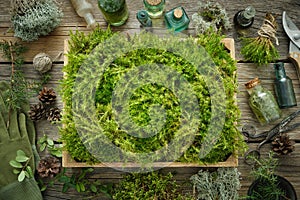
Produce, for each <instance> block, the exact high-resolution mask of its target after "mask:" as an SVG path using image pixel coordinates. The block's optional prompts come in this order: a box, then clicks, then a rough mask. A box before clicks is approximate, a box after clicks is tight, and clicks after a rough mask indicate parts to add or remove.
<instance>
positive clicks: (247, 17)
mask: <svg viewBox="0 0 300 200" xmlns="http://www.w3.org/2000/svg"><path fill="white" fill-rule="evenodd" d="M255 14H256V11H255V8H254V7H253V6H248V7H247V8H246V9H245V10H240V11H238V12H237V13H236V14H235V16H234V18H233V19H234V24H235V25H236V26H237V27H238V28H241V29H244V28H249V27H250V26H251V25H252V24H253V21H254V16H255Z"/></svg>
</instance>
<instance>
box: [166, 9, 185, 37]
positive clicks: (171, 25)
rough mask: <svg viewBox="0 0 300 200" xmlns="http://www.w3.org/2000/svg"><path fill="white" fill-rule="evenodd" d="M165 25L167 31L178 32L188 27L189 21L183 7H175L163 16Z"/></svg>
mask: <svg viewBox="0 0 300 200" xmlns="http://www.w3.org/2000/svg"><path fill="white" fill-rule="evenodd" d="M165 23H166V26H167V28H168V29H173V30H174V32H180V31H183V30H185V29H187V28H188V27H189V23H190V19H189V17H188V16H187V14H186V12H185V10H184V8H183V7H177V8H173V9H172V10H170V11H168V12H167V13H166V14H165Z"/></svg>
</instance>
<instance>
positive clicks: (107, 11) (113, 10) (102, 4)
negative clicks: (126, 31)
mask: <svg viewBox="0 0 300 200" xmlns="http://www.w3.org/2000/svg"><path fill="white" fill-rule="evenodd" d="M98 6H99V8H100V10H101V12H102V14H103V16H104V18H105V20H106V21H107V22H108V23H109V24H111V25H112V26H121V25H123V24H124V23H125V22H126V21H127V19H128V16H129V12H128V8H127V5H126V1H125V0H98Z"/></svg>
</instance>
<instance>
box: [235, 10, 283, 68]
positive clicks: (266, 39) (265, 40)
mask: <svg viewBox="0 0 300 200" xmlns="http://www.w3.org/2000/svg"><path fill="white" fill-rule="evenodd" d="M276 30H277V22H276V19H275V17H274V16H273V15H272V14H270V13H267V14H266V17H265V20H264V23H263V25H262V26H261V28H260V30H259V31H258V36H257V37H256V38H244V39H243V42H242V44H243V46H242V49H241V54H242V55H243V56H244V58H245V59H246V60H247V61H251V62H254V63H256V64H258V65H259V66H261V65H264V64H268V63H270V62H274V61H275V60H276V59H277V58H278V57H279V54H278V50H277V49H276V47H275V46H274V45H273V40H275V43H276V45H279V43H278V39H277V38H276V36H275V33H276Z"/></svg>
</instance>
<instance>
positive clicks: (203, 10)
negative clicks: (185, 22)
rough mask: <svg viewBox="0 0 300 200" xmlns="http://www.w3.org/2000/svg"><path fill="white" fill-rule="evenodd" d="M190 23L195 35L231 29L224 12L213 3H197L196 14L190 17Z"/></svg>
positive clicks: (217, 4) (219, 6) (218, 5)
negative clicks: (193, 27) (191, 22)
mask: <svg viewBox="0 0 300 200" xmlns="http://www.w3.org/2000/svg"><path fill="white" fill-rule="evenodd" d="M192 21H193V23H194V25H195V31H196V34H202V33H205V32H206V31H207V30H210V29H212V30H213V31H218V30H220V29H221V30H228V29H229V28H230V27H231V24H230V21H229V17H228V15H227V12H226V10H225V9H224V8H223V7H222V6H221V5H220V4H219V3H213V2H206V3H203V2H201V1H199V9H198V12H197V13H194V14H193V15H192Z"/></svg>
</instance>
